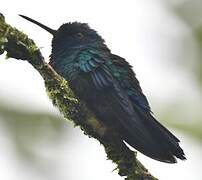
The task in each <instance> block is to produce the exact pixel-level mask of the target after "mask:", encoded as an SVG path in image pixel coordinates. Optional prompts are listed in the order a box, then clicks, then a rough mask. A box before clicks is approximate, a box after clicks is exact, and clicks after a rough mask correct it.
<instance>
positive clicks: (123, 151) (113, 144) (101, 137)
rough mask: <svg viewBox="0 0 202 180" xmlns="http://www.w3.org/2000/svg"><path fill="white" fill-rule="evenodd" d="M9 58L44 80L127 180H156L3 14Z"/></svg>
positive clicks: (0, 36) (2, 45)
mask: <svg viewBox="0 0 202 180" xmlns="http://www.w3.org/2000/svg"><path fill="white" fill-rule="evenodd" d="M4 52H6V56H7V58H14V59H18V60H26V61H28V63H30V64H31V65H32V66H33V67H34V68H35V69H36V70H37V71H38V72H39V73H40V74H41V76H42V77H43V79H44V82H45V86H46V90H47V94H48V96H49V97H50V99H51V100H52V102H53V104H54V105H55V106H56V107H57V108H58V109H59V110H60V112H61V113H62V114H63V116H64V118H66V119H67V120H71V121H72V122H73V123H74V124H75V126H79V127H80V128H81V130H82V131H83V132H84V134H86V135H88V136H89V137H93V138H95V139H97V140H98V141H99V142H100V143H101V144H102V145H103V146H104V148H105V152H106V154H107V158H108V159H111V160H112V161H113V162H114V163H115V164H116V165H117V168H116V169H117V170H118V173H119V175H120V176H124V177H125V180H156V178H155V177H153V176H152V175H151V174H150V173H149V172H148V171H147V169H146V168H145V167H144V166H143V165H142V164H141V163H140V162H139V161H138V159H137V158H136V152H134V151H132V150H130V149H129V148H128V147H127V146H126V145H125V143H124V142H123V141H122V140H121V139H120V138H119V135H118V134H117V133H116V132H114V131H113V129H112V128H110V127H107V126H106V125H105V124H103V123H101V121H99V120H98V119H97V118H96V117H95V115H94V114H93V113H92V112H91V111H90V110H89V109H88V108H87V107H86V106H85V103H84V102H81V101H80V100H79V99H78V98H77V97H76V96H75V95H74V93H73V92H72V90H71V89H70V88H69V85H68V82H67V81H66V80H65V79H63V78H62V77H61V76H59V75H58V74H57V73H56V72H55V71H54V70H53V68H52V67H51V66H50V65H49V64H48V63H46V62H45V61H44V58H43V56H42V54H41V52H40V50H39V48H38V47H37V46H36V45H35V43H34V41H33V40H32V39H30V38H28V36H27V35H26V34H24V33H23V32H21V31H19V30H17V29H16V28H14V27H12V26H10V25H9V24H7V23H6V22H5V18H4V16H3V15H2V14H0V54H3V53H4Z"/></svg>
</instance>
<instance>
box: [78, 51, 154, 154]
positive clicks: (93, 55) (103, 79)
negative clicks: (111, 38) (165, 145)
mask: <svg viewBox="0 0 202 180" xmlns="http://www.w3.org/2000/svg"><path fill="white" fill-rule="evenodd" d="M77 61H78V64H79V67H80V70H81V71H82V72H83V73H86V74H88V75H89V76H90V79H91V83H93V85H94V86H95V88H96V93H99V94H98V96H102V98H101V99H100V101H107V102H108V104H110V106H108V113H114V116H115V118H116V120H117V122H116V123H119V124H120V127H121V128H123V129H124V132H125V133H126V134H127V135H124V136H127V137H125V140H126V138H127V139H129V138H130V139H131V140H130V141H134V142H135V145H134V144H133V146H135V147H136V148H137V149H138V150H140V151H143V149H144V147H145V146H147V149H148V150H149V149H150V147H152V145H153V142H154V140H153V139H152V137H151V134H150V132H149V131H148V130H147V129H146V128H145V126H144V124H143V123H142V121H141V119H140V117H139V115H138V114H137V113H136V112H135V111H134V108H133V104H132V103H131V100H130V99H129V97H128V94H127V93H126V92H125V90H124V89H123V87H122V86H121V85H120V82H119V80H117V78H116V75H115V74H116V73H118V72H117V71H116V70H117V67H116V66H114V64H113V62H112V61H111V59H110V57H109V55H105V54H100V52H96V50H88V51H86V50H85V51H83V52H81V53H80V54H79V56H78V57H77ZM101 103H102V102H97V105H95V106H94V107H93V108H94V111H96V108H99V105H100V104H101ZM102 115H104V112H103V114H102ZM102 115H101V116H102ZM109 121H110V119H109ZM126 141H127V140H126ZM151 151H152V149H151Z"/></svg>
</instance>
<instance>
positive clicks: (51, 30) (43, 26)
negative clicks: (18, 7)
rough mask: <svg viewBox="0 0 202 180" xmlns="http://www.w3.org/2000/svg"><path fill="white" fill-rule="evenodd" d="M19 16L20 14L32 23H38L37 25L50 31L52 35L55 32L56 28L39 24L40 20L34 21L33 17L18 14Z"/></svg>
mask: <svg viewBox="0 0 202 180" xmlns="http://www.w3.org/2000/svg"><path fill="white" fill-rule="evenodd" d="M19 16H21V17H22V18H24V19H26V20H28V21H30V22H32V23H34V24H36V25H38V26H39V27H41V28H43V29H45V30H46V31H48V32H49V33H51V34H52V35H53V36H54V35H55V34H56V32H57V31H56V30H53V29H51V28H49V27H47V26H45V25H43V24H41V23H40V22H38V21H35V20H34V19H31V18H29V17H27V16H24V15H20V14H19Z"/></svg>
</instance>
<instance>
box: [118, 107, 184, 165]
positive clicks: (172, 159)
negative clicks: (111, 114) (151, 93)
mask: <svg viewBox="0 0 202 180" xmlns="http://www.w3.org/2000/svg"><path fill="white" fill-rule="evenodd" d="M135 109H136V112H137V114H135V115H134V120H131V119H128V120H127V119H124V122H123V121H122V123H124V129H125V130H124V131H123V132H122V134H123V136H124V137H123V138H124V140H125V141H126V142H127V143H128V144H130V145H131V146H132V147H134V148H135V149H137V150H138V151H140V152H142V153H143V154H145V155H147V156H149V157H151V158H153V159H156V160H158V161H162V162H166V163H176V162H177V161H176V157H177V158H179V159H181V160H185V159H186V158H185V154H184V152H183V150H182V149H181V147H180V146H179V142H180V141H179V139H177V138H176V137H175V136H174V135H173V134H172V133H171V132H170V131H169V130H168V129H166V128H165V127H164V126H163V125H161V124H160V123H159V122H158V121H157V120H156V119H155V118H154V117H153V116H152V115H150V114H148V113H147V114H146V113H145V112H143V111H142V110H140V109H139V108H138V107H135ZM137 121H138V122H139V124H140V125H141V127H140V128H141V129H142V131H143V132H142V133H141V134H138V133H137V132H135V130H134V126H133V125H132V124H131V123H132V122H135V123H134V124H136V125H137ZM126 124H128V125H126ZM136 128H137V126H136ZM136 128H135V129H136ZM137 136H140V137H137ZM140 138H141V141H140Z"/></svg>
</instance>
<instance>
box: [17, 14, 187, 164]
mask: <svg viewBox="0 0 202 180" xmlns="http://www.w3.org/2000/svg"><path fill="white" fill-rule="evenodd" d="M20 16H21V17H23V18H24V19H26V20H28V21H30V22H32V23H34V24H36V25H38V26H40V27H41V28H43V29H44V30H46V31H48V32H49V33H51V34H52V35H53V39H52V52H51V55H50V62H49V64H50V65H51V66H52V67H53V69H54V70H55V71H56V72H57V73H58V74H59V75H60V76H62V77H63V78H65V79H66V80H67V81H68V82H69V85H70V88H71V89H72V90H73V92H74V93H75V95H76V96H77V97H78V98H79V99H80V100H82V101H83V102H85V103H86V105H87V107H88V108H89V109H90V110H91V111H92V112H93V113H94V114H95V116H96V117H97V118H98V120H100V121H102V122H103V123H105V124H107V125H110V127H112V128H113V129H114V130H115V131H116V132H117V133H118V134H119V136H120V138H121V140H123V142H126V143H128V144H129V145H130V146H132V147H133V148H135V149H136V150H138V151H139V152H141V153H143V154H144V155H146V156H148V157H150V158H152V159H155V160H158V161H161V162H166V163H176V162H177V160H176V158H179V159H181V160H185V159H186V157H185V154H184V152H183V150H182V148H181V147H180V146H179V142H180V141H179V139H178V138H177V137H176V136H175V135H173V134H172V133H171V132H170V131H169V130H168V129H167V128H165V127H164V126H163V125H162V124H160V123H159V122H158V121H157V120H156V119H155V117H154V116H153V113H152V111H151V108H150V105H149V103H148V100H147V98H146V96H145V95H144V94H143V91H142V89H141V87H140V84H139V81H138V80H137V78H136V74H135V73H134V71H133V69H132V66H131V65H130V64H129V63H128V62H127V61H126V60H125V59H124V58H122V57H120V56H118V55H115V54H113V53H111V51H110V49H109V48H108V47H107V45H106V43H105V41H104V39H103V38H102V37H101V36H100V35H99V34H98V33H97V32H96V31H95V30H94V29H92V28H90V27H89V25H88V24H86V23H80V22H68V23H66V24H63V25H61V26H60V27H59V29H58V30H53V29H51V28H49V27H47V26H45V25H43V24H42V23H40V22H38V21H36V20H34V19H31V18H29V17H27V16H24V15H20Z"/></svg>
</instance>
